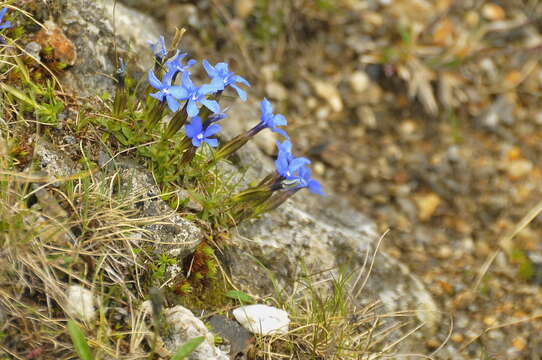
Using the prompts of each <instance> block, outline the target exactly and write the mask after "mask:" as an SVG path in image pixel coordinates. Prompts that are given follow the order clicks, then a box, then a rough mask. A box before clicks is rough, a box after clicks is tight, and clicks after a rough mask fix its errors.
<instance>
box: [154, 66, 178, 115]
mask: <svg viewBox="0 0 542 360" xmlns="http://www.w3.org/2000/svg"><path fill="white" fill-rule="evenodd" d="M172 77H173V75H172V73H171V72H168V73H166V74H165V75H164V77H163V79H162V81H160V80H158V78H157V77H156V75H154V71H152V70H150V71H149V75H148V77H147V79H148V81H149V84H150V85H151V86H152V87H153V88H155V89H156V90H158V92H156V93H153V94H150V95H151V96H152V97H153V98H155V99H156V100H158V101H160V102H162V101H164V98H165V99H166V101H167V104H168V106H169V109H170V110H171V111H173V112H176V111H177V110H179V107H180V104H179V102H178V100H180V98H181V97H182V95H184V90H183V88H182V87H181V86H174V85H171V81H172Z"/></svg>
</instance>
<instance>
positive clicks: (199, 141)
mask: <svg viewBox="0 0 542 360" xmlns="http://www.w3.org/2000/svg"><path fill="white" fill-rule="evenodd" d="M192 145H194V146H195V147H200V146H201V140H200V139H198V138H197V137H193V138H192Z"/></svg>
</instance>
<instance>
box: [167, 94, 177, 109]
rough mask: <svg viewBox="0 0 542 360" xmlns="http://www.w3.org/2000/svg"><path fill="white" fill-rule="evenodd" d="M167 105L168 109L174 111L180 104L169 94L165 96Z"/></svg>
mask: <svg viewBox="0 0 542 360" xmlns="http://www.w3.org/2000/svg"><path fill="white" fill-rule="evenodd" d="M166 100H167V105H168V106H169V109H170V110H171V111H173V112H176V111H177V110H179V106H180V104H179V103H178V102H177V100H175V98H174V97H173V96H171V95H168V96H166Z"/></svg>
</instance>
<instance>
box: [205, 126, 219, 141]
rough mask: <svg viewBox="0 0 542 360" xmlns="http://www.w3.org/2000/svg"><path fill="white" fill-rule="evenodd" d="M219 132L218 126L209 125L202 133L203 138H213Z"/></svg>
mask: <svg viewBox="0 0 542 360" xmlns="http://www.w3.org/2000/svg"><path fill="white" fill-rule="evenodd" d="M219 131H220V125H218V124H211V125H209V126H207V129H205V131H204V132H203V136H204V137H206V138H207V137H210V136H213V135H214V134H216V133H217V132H219Z"/></svg>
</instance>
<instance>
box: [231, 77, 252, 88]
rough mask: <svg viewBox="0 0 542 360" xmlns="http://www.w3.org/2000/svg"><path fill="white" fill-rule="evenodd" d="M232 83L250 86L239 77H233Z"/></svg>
mask: <svg viewBox="0 0 542 360" xmlns="http://www.w3.org/2000/svg"><path fill="white" fill-rule="evenodd" d="M233 79H234V81H235V82H238V83H241V84H243V85H246V86H250V83H249V82H248V81H247V80H246V79H245V78H243V77H241V76H239V75H235V76H234V77H233Z"/></svg>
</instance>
